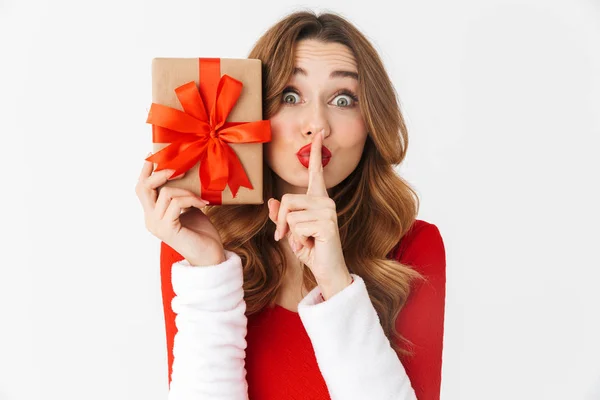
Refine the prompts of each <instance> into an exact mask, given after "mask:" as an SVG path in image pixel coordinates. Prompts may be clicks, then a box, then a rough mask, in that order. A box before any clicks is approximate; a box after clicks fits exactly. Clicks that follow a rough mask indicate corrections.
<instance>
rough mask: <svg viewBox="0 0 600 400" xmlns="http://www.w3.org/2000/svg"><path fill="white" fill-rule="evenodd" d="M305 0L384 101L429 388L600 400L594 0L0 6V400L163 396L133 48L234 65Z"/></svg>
mask: <svg viewBox="0 0 600 400" xmlns="http://www.w3.org/2000/svg"><path fill="white" fill-rule="evenodd" d="M317 3H318V4H319V5H320V6H321V7H322V8H314V9H315V10H317V11H319V10H332V11H335V12H338V13H340V14H342V15H344V16H346V17H348V18H349V19H350V20H351V21H353V22H354V23H355V24H356V25H357V26H358V27H359V28H360V29H361V30H362V31H363V32H364V33H365V34H366V35H367V36H368V37H369V38H370V39H371V40H372V41H373V43H374V44H375V46H376V48H377V49H378V50H379V51H380V53H381V56H382V58H383V60H384V62H385V65H386V67H387V68H388V70H389V73H390V74H391V76H392V79H393V81H394V84H395V85H396V89H397V90H398V93H399V96H400V99H401V102H402V107H403V112H404V116H405V118H406V120H407V123H408V127H409V133H410V144H409V151H408V157H407V159H406V161H405V162H404V163H403V165H402V166H401V168H400V169H399V172H400V173H401V174H402V175H403V176H404V177H405V178H406V179H408V181H409V182H410V183H411V184H412V185H413V186H414V187H415V188H416V189H417V191H418V193H419V194H420V196H421V200H422V207H421V211H420V215H419V217H418V218H419V219H424V220H426V221H428V222H431V223H434V224H436V225H437V226H438V228H439V229H440V231H441V233H442V236H443V238H444V241H445V245H446V253H447V261H448V265H447V279H448V281H447V305H446V307H447V308H446V325H445V339H444V340H445V342H444V343H445V347H444V366H443V383H442V399H451V400H454V399H456V400H459V399H460V400H463V399H464V400H471V399H473V400H482V399H528V400H529V399H544V400H550V399H561V400H562V399H569V400H571V399H600V341H599V340H598V338H600V321H599V318H600V310H599V309H600V290H599V289H598V286H599V285H598V282H599V280H600V273H599V272H598V271H599V268H600V260H599V256H598V252H597V248H598V242H599V239H600V234H599V233H598V227H599V223H600V218H599V212H598V206H599V205H600V196H599V194H598V192H599V183H598V182H599V180H600V179H599V177H598V175H599V172H600V162H599V158H600V157H599V154H598V153H599V147H598V146H599V145H600V141H599V140H598V136H599V135H600V113H599V111H600V2H598V1H597V0H595V1H592V0H587V1H584V0H579V1H576V0H570V1H543V0H537V1H533V0H520V1H499V0H488V1H475V0H455V1H452V2H448V1H443V0H435V1H434V0H428V1H419V2H416V1H413V2H408V1H402V2H399V3H396V4H395V5H393V6H392V5H389V4H388V5H384V2H383V1H381V0H378V1H375V0H369V1H360V2H359V1H333V0H331V1H318V2H317V1H313V2H309V3H295V2H292V1H286V0H279V1H269V2H251V1H235V0H227V1H225V0H223V1H216V0H215V1H212V2H200V1H187V2H178V1H168V2H167V1H165V2H157V1H141V0H138V1H128V2H127V1H117V0H111V1H102V2H100V1H98V2H94V3H93V2H89V1H86V2H82V1H79V2H76V1H71V2H68V1H65V0H62V1H45V2H44V1H39V2H36V3H34V2H27V1H17V0H0V57H1V59H0V134H1V135H2V136H1V140H2V146H1V147H0V151H1V152H2V155H1V157H0V163H1V164H0V168H1V171H2V176H3V179H2V189H1V195H0V210H1V212H2V219H1V221H0V226H1V233H2V238H1V241H0V243H1V252H0V263H1V269H0V399H1V400H20V399H86V400H92V399H103V400H104V399H112V400H117V399H165V398H166V395H167V361H166V344H165V333H164V325H163V315H162V303H161V297H160V281H159V241H158V239H156V238H155V237H154V236H152V235H151V234H150V233H149V232H148V231H146V229H145V227H144V223H143V214H142V209H141V206H140V205H139V203H138V199H137V197H136V196H135V193H134V187H135V183H136V181H137V177H138V174H139V171H140V168H141V166H142V162H143V158H144V157H145V155H146V153H147V152H148V151H150V150H151V137H150V126H149V125H147V124H146V123H145V119H146V116H147V111H148V108H149V106H150V102H151V93H150V92H151V84H150V83H151V76H150V63H151V59H152V58H153V57H234V58H244V57H246V56H247V54H248V52H249V51H250V49H251V47H252V46H253V44H254V42H255V40H256V39H258V37H259V36H260V35H261V34H262V33H263V32H264V31H265V30H266V29H267V28H268V27H269V26H271V25H272V24H274V23H275V22H276V21H277V20H278V19H279V18H281V17H283V16H284V15H285V14H287V13H289V12H291V11H294V10H297V9H302V8H304V7H310V8H313V6H314V5H316V4H317ZM390 4H391V3H390ZM375 400H376V399H375Z"/></svg>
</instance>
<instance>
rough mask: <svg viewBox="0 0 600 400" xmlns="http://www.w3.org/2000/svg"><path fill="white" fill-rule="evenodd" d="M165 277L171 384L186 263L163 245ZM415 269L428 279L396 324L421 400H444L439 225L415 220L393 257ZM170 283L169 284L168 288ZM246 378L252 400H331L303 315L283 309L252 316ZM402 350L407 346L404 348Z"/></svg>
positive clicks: (442, 257) (443, 282)
mask: <svg viewBox="0 0 600 400" xmlns="http://www.w3.org/2000/svg"><path fill="white" fill-rule="evenodd" d="M161 243H162V246H161V279H162V292H163V305H164V306H165V307H164V312H165V323H166V332H167V349H168V362H169V382H170V381H171V372H172V364H173V354H172V348H173V338H174V336H175V333H176V332H177V328H176V327H175V314H174V313H173V311H172V309H171V306H170V304H171V299H172V298H173V297H174V293H173V291H172V286H171V279H170V278H171V266H172V264H173V263H174V262H176V261H180V260H182V259H183V257H182V256H180V255H179V254H178V253H177V252H175V251H174V250H173V249H171V248H170V247H169V246H167V245H166V244H164V242H161ZM392 257H393V258H394V259H396V260H398V261H399V262H401V263H402V264H405V265H410V266H412V267H413V268H414V269H415V270H417V271H419V272H420V273H421V274H422V275H424V276H425V277H426V278H427V281H426V282H424V283H420V282H419V283H415V284H414V285H413V287H412V290H411V294H410V296H409V298H408V300H407V302H406V304H405V306H404V307H403V308H402V311H401V312H400V314H399V316H398V319H397V321H396V327H397V330H398V331H399V332H400V333H401V334H402V335H403V336H404V337H405V338H407V339H408V340H410V341H411V342H412V343H413V346H412V347H411V348H410V349H411V350H412V351H413V353H414V356H413V357H412V358H406V357H402V358H401V362H402V364H403V365H404V368H405V370H406V373H407V375H408V377H409V378H410V381H411V385H412V387H413V388H414V390H415V393H416V395H417V398H418V399H419V400H439V398H440V384H441V372H442V345H443V333H444V307H445V293H446V256H445V249H444V244H443V241H442V237H441V235H440V232H439V230H438V228H437V227H436V226H435V225H434V224H430V223H428V222H425V221H421V220H416V221H415V223H414V224H413V226H412V227H411V229H410V230H409V231H408V232H407V233H406V235H405V236H404V237H403V238H402V240H401V241H400V243H399V245H397V246H396V248H394V249H393V250H392V251H391V252H390V254H388V258H392ZM166 283H168V284H166ZM246 341H247V344H248V346H247V348H246V362H245V366H246V371H247V376H246V379H247V381H248V390H249V393H248V394H249V398H250V399H252V400H255V399H256V400H272V399H273V400H274V399H278V400H279V399H284V398H285V399H290V400H293V399H311V400H329V399H330V396H329V392H328V391H327V386H326V384H325V381H324V380H323V377H322V375H321V373H320V370H319V367H318V365H317V361H316V358H315V354H314V350H313V347H312V344H311V341H310V338H309V337H308V335H307V333H306V330H305V329H304V326H303V324H302V321H301V320H300V316H299V314H298V313H296V312H293V311H289V310H287V309H285V308H283V307H281V306H279V305H276V306H275V307H274V308H266V309H264V310H263V311H261V312H260V313H258V314H254V315H251V316H249V317H248V333H247V335H246ZM402 345H403V346H405V348H406V345H404V344H402Z"/></svg>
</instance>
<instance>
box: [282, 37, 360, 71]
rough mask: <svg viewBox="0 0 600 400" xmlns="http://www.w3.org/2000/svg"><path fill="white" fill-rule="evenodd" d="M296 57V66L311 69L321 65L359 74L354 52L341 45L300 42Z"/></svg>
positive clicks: (297, 46)
mask: <svg viewBox="0 0 600 400" xmlns="http://www.w3.org/2000/svg"><path fill="white" fill-rule="evenodd" d="M294 56H295V61H296V66H297V67H300V68H303V69H310V67H311V66H316V65H319V66H320V67H323V66H325V67H327V68H329V69H331V70H337V69H342V70H348V71H353V72H357V64H356V59H355V58H354V54H352V51H351V50H350V49H349V48H348V47H346V46H344V45H343V44H340V43H326V42H321V41H318V40H313V39H304V40H300V41H298V42H297V43H296V44H295V48H294Z"/></svg>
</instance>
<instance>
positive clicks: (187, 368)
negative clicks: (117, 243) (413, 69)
mask: <svg viewBox="0 0 600 400" xmlns="http://www.w3.org/2000/svg"><path fill="white" fill-rule="evenodd" d="M249 58H257V59H260V60H262V62H263V89H264V114H265V118H266V119H269V120H270V121H271V128H272V140H271V142H269V143H266V144H265V145H264V148H265V153H264V155H265V157H264V158H265V160H264V161H265V166H264V169H263V170H264V195H265V198H267V199H269V200H268V203H267V205H264V204H263V205H258V206H257V205H235V206H219V207H211V206H207V202H205V201H203V200H202V199H199V198H197V197H196V196H195V195H194V194H193V193H191V192H188V191H186V190H184V189H174V188H168V187H165V188H164V189H163V190H161V191H160V195H157V191H156V188H157V187H159V186H160V185H162V184H163V183H165V182H166V181H167V180H168V179H170V175H171V174H173V172H174V171H173V170H163V171H157V172H153V171H152V163H150V162H148V161H146V163H145V164H144V167H143V170H142V172H141V175H140V179H139V183H138V185H137V187H136V193H137V194H138V196H139V198H140V201H141V203H142V205H143V207H144V211H145V218H146V226H147V228H148V229H149V230H150V231H151V232H152V233H153V234H154V235H155V236H157V237H158V238H159V239H161V240H162V247H161V273H162V278H163V282H162V283H163V296H164V306H165V322H166V325H167V344H168V349H169V379H170V391H169V398H170V399H190V398H210V399H212V398H215V399H216V398H228V399H229V398H231V399H238V398H239V399H245V398H248V397H249V398H250V399H260V400H263V399H329V398H332V399H344V400H348V399H392V398H393V399H414V398H418V399H419V400H423V399H439V391H440V382H441V357H442V338H443V319H444V296H445V251H444V245H443V241H442V238H441V236H440V233H439V231H438V229H437V227H436V226H435V225H433V224H430V223H427V222H425V221H420V220H417V219H416V215H417V213H418V208H419V201H418V197H417V195H416V193H415V192H414V191H413V190H412V189H411V188H410V187H409V185H408V184H407V183H406V182H405V181H404V180H403V179H402V178H401V177H399V176H398V175H397V174H396V173H395V172H394V166H395V165H397V164H399V163H400V162H401V161H402V160H403V159H404V156H405V154H406V149H407V144H408V136H407V131H406V127H405V125H404V122H403V118H402V115H401V113H400V109H399V105H398V101H397V99H396V95H395V91H394V89H393V86H392V84H391V82H390V80H389V78H388V76H387V74H386V72H385V69H384V67H383V65H382V62H381V60H380V58H379V56H378V55H377V53H376V51H375V50H374V48H373V47H372V45H371V44H370V43H369V42H368V40H367V39H366V38H365V37H364V36H363V35H362V34H361V33H360V32H359V31H358V30H357V29H356V28H355V27H354V26H353V25H352V24H351V23H349V22H348V21H346V20H345V19H343V18H341V17H339V16H337V15H334V14H322V15H320V16H317V15H315V14H313V13H309V12H296V13H293V14H291V15H289V16H287V17H286V18H284V19H282V20H281V21H279V22H278V23H277V24H276V25H274V26H273V27H272V28H271V29H269V30H268V31H267V32H266V33H265V34H264V35H263V36H262V37H261V38H260V39H259V40H258V42H257V43H256V45H255V47H254V49H253V50H252V51H251V52H250V54H249ZM184 209H185V211H184V212H183V214H181V215H180V213H181V210H184ZM171 284H172V286H171ZM173 291H174V292H173ZM174 294H177V296H175V297H174V298H173V296H174ZM171 306H172V310H171V309H170V307H171ZM175 316H176V317H175ZM171 350H172V353H171Z"/></svg>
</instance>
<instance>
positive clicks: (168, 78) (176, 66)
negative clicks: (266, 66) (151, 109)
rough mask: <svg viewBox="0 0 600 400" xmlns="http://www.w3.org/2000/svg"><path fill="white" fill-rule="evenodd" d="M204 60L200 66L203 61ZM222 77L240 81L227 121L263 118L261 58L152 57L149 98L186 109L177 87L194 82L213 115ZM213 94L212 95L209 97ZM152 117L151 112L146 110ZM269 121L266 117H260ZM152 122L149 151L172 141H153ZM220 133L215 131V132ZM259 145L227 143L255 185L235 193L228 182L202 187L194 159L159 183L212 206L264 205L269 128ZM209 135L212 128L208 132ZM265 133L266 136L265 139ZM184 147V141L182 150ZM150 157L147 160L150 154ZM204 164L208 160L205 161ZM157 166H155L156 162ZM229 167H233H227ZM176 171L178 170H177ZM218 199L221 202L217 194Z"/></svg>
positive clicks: (165, 145) (153, 129)
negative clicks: (175, 176)
mask: <svg viewBox="0 0 600 400" xmlns="http://www.w3.org/2000/svg"><path fill="white" fill-rule="evenodd" d="M203 63H204V64H203ZM223 75H229V76H230V77H232V78H234V79H235V80H238V81H240V82H241V83H242V84H243V87H242V89H241V94H240V96H239V98H238V99H237V102H236V103H235V105H234V106H233V108H232V109H231V112H230V113H229V115H228V116H227V118H226V122H239V123H248V122H254V121H261V120H262V76H261V61H260V60H256V59H231V58H220V59H215V58H155V59H153V60H152V102H153V103H157V104H160V105H163V106H167V107H171V108H174V109H176V110H180V111H182V112H183V111H184V108H183V107H182V105H181V103H180V101H179V99H178V97H177V93H176V92H175V89H176V88H178V87H180V86H182V85H184V84H186V83H189V82H191V81H194V82H195V84H196V87H200V93H201V94H202V99H203V101H204V104H205V109H206V113H207V115H208V116H210V115H211V105H210V104H212V103H214V101H215V100H214V99H215V97H216V91H217V84H218V80H219V78H220V77H221V76H223ZM211 96H212V99H210V98H209V97H211ZM149 115H150V114H149ZM209 118H210V117H209ZM263 122H267V124H268V121H263ZM156 129H160V128H157V127H156V126H154V125H152V131H153V144H152V146H153V147H152V148H153V153H154V155H156V153H157V152H159V151H160V150H162V149H163V148H165V147H167V146H168V145H169V144H170V143H157V142H155V138H156V134H155V132H156ZM217 131H218V130H217ZM262 132H264V134H263V140H262V142H261V143H227V145H229V146H230V147H231V149H232V150H233V151H234V152H235V155H237V158H238V159H239V162H240V163H241V166H242V167H243V170H244V171H245V173H246V175H247V177H248V179H249V181H250V183H251V185H252V186H253V189H249V188H247V187H244V186H240V187H239V190H238V192H237V194H236V196H235V197H234V196H233V193H232V190H231V188H230V186H229V184H227V185H226V186H225V188H224V190H222V191H221V192H219V193H216V192H215V191H209V190H206V191H204V190H203V188H202V187H201V180H200V174H199V172H200V171H199V170H200V164H201V161H198V162H197V163H196V164H195V165H194V166H193V167H191V168H190V169H189V170H187V172H185V174H184V175H183V177H181V178H179V179H175V180H170V181H168V182H167V183H165V184H164V185H162V186H161V187H159V188H158V189H159V190H160V189H161V188H162V187H165V186H168V187H176V188H183V189H187V190H190V191H191V192H193V193H195V194H196V195H198V196H201V197H202V198H205V199H206V200H209V201H210V203H211V205H218V204H262V203H263V202H264V200H263V181H262V179H263V143H265V142H268V141H269V140H270V126H269V129H268V134H267V133H266V130H265V129H263V130H262ZM211 134H212V132H211ZM267 136H268V140H266V139H264V138H265V137H267ZM186 147H187V146H185V145H183V147H182V150H181V152H183V151H184V150H185V148H186ZM154 155H153V156H151V157H148V158H147V159H150V158H152V157H154ZM150 161H153V160H150ZM202 162H206V158H205V159H204V161H202ZM154 166H155V168H156V167H157V166H158V164H157V163H154ZM229 171H231V169H229ZM179 175H180V174H179ZM217 197H219V198H220V201H219V200H216V198H217Z"/></svg>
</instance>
